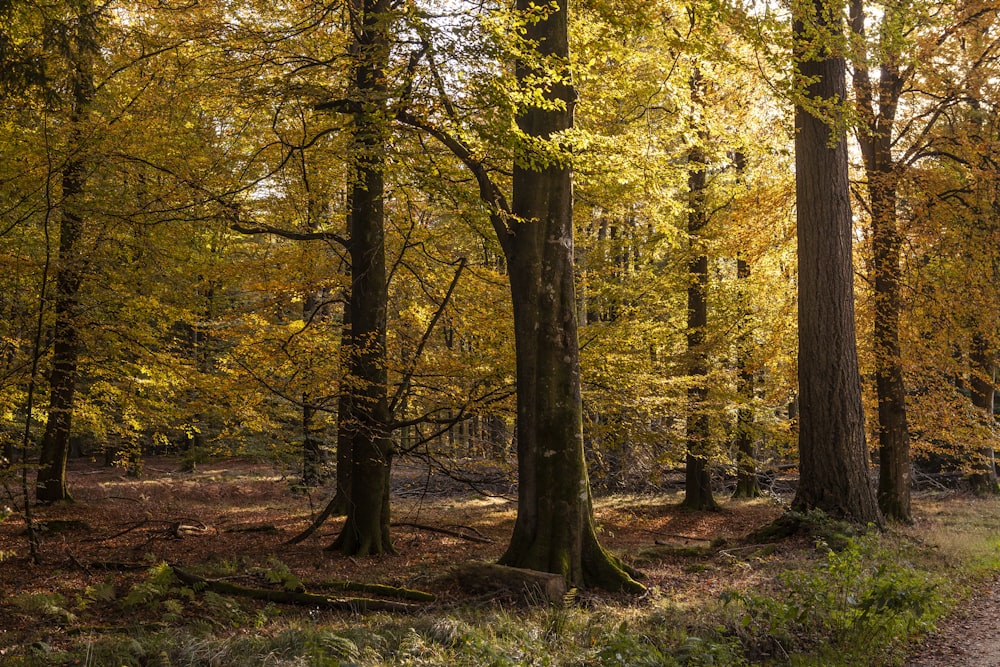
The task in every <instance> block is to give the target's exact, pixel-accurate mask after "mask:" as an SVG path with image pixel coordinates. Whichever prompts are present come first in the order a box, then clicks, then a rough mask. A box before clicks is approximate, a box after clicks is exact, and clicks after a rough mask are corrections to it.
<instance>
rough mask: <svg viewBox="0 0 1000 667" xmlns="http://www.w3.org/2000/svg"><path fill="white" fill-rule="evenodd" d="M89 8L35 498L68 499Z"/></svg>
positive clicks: (66, 171)
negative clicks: (67, 482)
mask: <svg viewBox="0 0 1000 667" xmlns="http://www.w3.org/2000/svg"><path fill="white" fill-rule="evenodd" d="M92 12H93V8H92V7H91V6H90V5H89V3H88V4H85V6H84V7H83V8H82V10H81V12H80V15H79V16H78V17H77V23H78V25H77V29H76V30H77V31H76V34H75V35H74V37H73V50H74V53H73V54H72V67H73V69H72V98H71V101H70V104H71V105H72V106H71V109H70V119H69V120H70V125H71V127H72V129H71V134H70V140H69V157H68V158H67V160H66V164H65V166H64V167H63V172H62V200H61V213H62V215H61V219H60V222H59V254H58V261H57V270H56V280H55V283H56V295H55V318H56V320H55V326H54V328H53V331H52V370H51V371H50V374H49V412H48V420H47V421H46V423H45V432H44V434H43V435H42V443H41V452H40V454H39V460H38V476H37V479H36V486H35V495H36V497H37V499H38V501H39V502H43V503H52V502H57V501H61V500H70V494H69V489H68V487H67V484H66V459H67V456H68V454H69V437H70V432H71V429H72V422H73V397H74V394H75V393H76V380H77V364H78V360H79V356H80V332H79V321H78V320H79V315H80V313H79V309H80V308H79V307H80V303H79V298H80V286H81V284H82V282H83V257H82V252H81V247H80V245H81V243H82V237H83V232H84V217H83V215H84V214H83V211H82V206H83V202H82V199H83V197H84V193H85V189H86V172H87V167H86V147H85V146H84V145H83V143H84V136H85V134H84V132H83V129H82V127H81V125H82V123H83V122H84V121H85V120H86V117H87V110H88V108H89V107H90V104H91V101H92V99H93V95H94V73H93V57H94V54H93V51H94V49H95V48H96V47H95V44H94V35H93V34H92V32H93V23H92V22H93V20H94V16H93V15H92Z"/></svg>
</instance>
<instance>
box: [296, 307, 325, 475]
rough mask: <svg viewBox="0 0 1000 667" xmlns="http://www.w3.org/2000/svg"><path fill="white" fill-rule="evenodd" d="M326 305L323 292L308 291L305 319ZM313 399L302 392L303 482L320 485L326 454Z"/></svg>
mask: <svg viewBox="0 0 1000 667" xmlns="http://www.w3.org/2000/svg"><path fill="white" fill-rule="evenodd" d="M324 307H325V306H324V305H323V303H322V294H321V293H317V292H315V291H313V292H309V293H307V294H306V295H305V298H304V299H303V301H302V319H303V321H305V322H308V321H310V320H311V319H315V318H316V317H317V315H318V312H317V311H318V310H319V309H320V308H324ZM313 400H314V399H313V395H312V393H310V392H309V391H303V392H302V422H301V423H302V483H303V484H304V485H305V486H319V485H320V484H322V483H323V480H324V479H325V478H326V470H325V468H326V455H325V453H324V452H323V440H322V438H320V436H319V432H318V430H317V428H316V423H315V420H316V412H317V407H316V405H315V404H314V403H313Z"/></svg>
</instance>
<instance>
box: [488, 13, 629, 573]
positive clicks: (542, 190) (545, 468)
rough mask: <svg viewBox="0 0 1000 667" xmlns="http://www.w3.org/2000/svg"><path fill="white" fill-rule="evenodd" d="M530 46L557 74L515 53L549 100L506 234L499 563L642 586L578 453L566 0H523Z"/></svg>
mask: <svg viewBox="0 0 1000 667" xmlns="http://www.w3.org/2000/svg"><path fill="white" fill-rule="evenodd" d="M516 7H517V11H518V12H519V13H520V14H519V15H520V17H521V19H522V20H523V21H524V22H525V25H524V28H523V29H524V31H525V39H526V40H527V44H529V45H530V46H531V47H533V48H534V49H535V51H536V53H537V56H538V57H539V58H540V59H543V62H545V63H546V64H547V65H548V66H549V67H551V68H553V69H552V70H550V71H548V72H545V73H544V74H543V73H542V72H541V71H540V68H539V66H538V65H537V64H534V63H532V62H526V61H525V60H520V61H519V62H518V63H517V77H518V81H519V83H520V84H521V85H522V86H530V85H532V84H531V83H529V81H530V80H531V79H534V78H536V77H538V76H542V77H544V78H545V79H548V83H549V85H550V88H549V90H548V91H547V92H546V93H545V94H544V96H543V97H544V101H542V102H538V103H533V104H531V105H530V106H528V107H527V108H524V109H522V110H521V111H520V112H519V114H518V118H517V124H518V128H519V129H520V131H521V132H522V133H523V141H524V144H523V148H522V151H523V152H522V153H521V154H519V155H517V156H516V158H515V164H514V176H513V196H512V200H511V211H512V213H513V216H514V219H513V220H511V222H510V229H509V231H506V232H505V235H506V237H505V238H504V239H503V240H502V244H503V247H504V252H505V254H506V256H507V262H508V266H509V267H510V269H509V273H510V285H511V299H512V302H513V306H514V337H515V345H516V356H517V429H518V441H517V458H518V512H517V520H516V522H515V525H514V534H513V535H512V537H511V541H510V544H509V545H508V547H507V551H506V552H505V553H504V555H503V556H502V557H501V559H500V562H501V563H502V564H504V565H511V566H515V567H524V568H529V569H535V570H541V571H544V572H553V573H557V574H562V575H563V576H564V577H565V578H566V579H567V581H570V582H572V583H574V584H577V585H581V586H594V587H602V588H610V589H624V590H632V591H639V590H642V589H643V587H642V585H641V584H638V583H637V582H636V581H635V580H634V579H632V577H631V576H629V573H628V572H626V570H625V569H624V567H623V566H622V564H621V563H620V562H619V561H618V560H617V559H615V558H614V557H613V556H611V555H610V554H609V553H608V552H607V551H605V549H604V548H603V547H602V546H601V544H600V542H599V541H598V539H597V531H596V528H595V526H594V519H593V507H592V500H591V495H590V483H589V480H588V477H587V467H586V462H585V461H584V454H583V412H582V402H581V398H580V356H579V343H578V339H577V311H576V292H575V286H574V270H573V215H572V213H573V192H572V168H571V166H570V159H571V158H570V156H569V155H568V154H567V151H566V147H565V146H560V142H561V141H563V140H564V137H565V133H566V131H567V130H570V129H571V128H572V126H573V104H574V95H575V94H574V91H573V86H572V81H571V78H570V73H569V71H568V68H567V66H568V61H569V41H568V34H567V33H568V31H567V26H568V16H567V12H568V8H567V3H566V2H565V0H562V1H559V2H556V3H553V4H552V5H550V6H549V8H540V7H539V6H537V5H535V4H534V3H533V2H531V1H530V0H518V1H517V5H516Z"/></svg>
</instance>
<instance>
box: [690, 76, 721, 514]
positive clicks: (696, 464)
mask: <svg viewBox="0 0 1000 667" xmlns="http://www.w3.org/2000/svg"><path fill="white" fill-rule="evenodd" d="M690 83H691V98H692V100H693V101H694V103H695V104H696V105H700V103H701V85H702V84H701V73H700V72H699V71H698V69H697V68H695V70H694V73H692V75H691V82H690ZM697 135H698V141H702V140H704V139H705V138H706V133H705V132H704V131H699V132H698V133H697ZM705 170H706V164H705V154H704V151H703V150H702V148H701V147H700V146H695V147H694V148H692V149H691V151H690V153H689V155H688V236H689V238H690V239H691V240H690V244H691V247H690V252H691V259H690V261H689V263H688V294H687V354H688V376H689V378H690V382H691V386H690V387H688V392H687V394H688V416H687V462H686V466H685V475H684V501H683V503H682V505H683V506H684V507H687V508H689V509H696V510H715V509H718V507H719V506H718V504H717V503H716V502H715V498H714V497H713V495H712V478H711V474H710V470H709V466H708V462H709V449H710V444H711V443H710V438H711V434H710V431H709V427H710V424H709V418H708V412H707V408H708V406H707V402H708V352H707V351H706V350H705V328H706V327H707V326H708V299H707V292H708V255H706V254H705V248H704V243H703V242H702V239H701V232H702V230H703V229H704V227H705V224H706V223H707V222H708V213H707V211H706V210H705V194H706V193H705V188H706V184H707V175H706V171H705Z"/></svg>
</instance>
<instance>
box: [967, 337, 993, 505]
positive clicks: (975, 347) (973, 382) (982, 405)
mask: <svg viewBox="0 0 1000 667" xmlns="http://www.w3.org/2000/svg"><path fill="white" fill-rule="evenodd" d="M969 365H970V366H971V369H970V370H971V373H970V376H971V377H970V382H969V385H970V388H971V389H972V404H973V405H974V406H975V407H976V408H978V409H979V410H980V411H981V413H982V415H981V416H982V419H983V420H984V421H985V423H986V424H987V425H988V426H989V428H990V429H992V428H993V427H994V416H993V400H994V394H995V391H996V364H995V363H994V361H993V351H992V350H991V349H990V345H989V342H988V341H987V339H986V338H985V337H984V336H983V335H981V334H978V333H977V334H975V335H974V336H973V337H972V349H970V350H969ZM973 469H974V470H975V472H974V473H973V474H972V475H970V476H969V483H970V484H971V485H972V490H973V491H974V492H975V493H976V494H978V495H993V494H996V493H1000V484H998V482H997V468H996V454H995V452H994V450H993V447H992V446H986V447H980V448H979V450H978V452H977V453H976V455H975V459H974V462H973Z"/></svg>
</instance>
